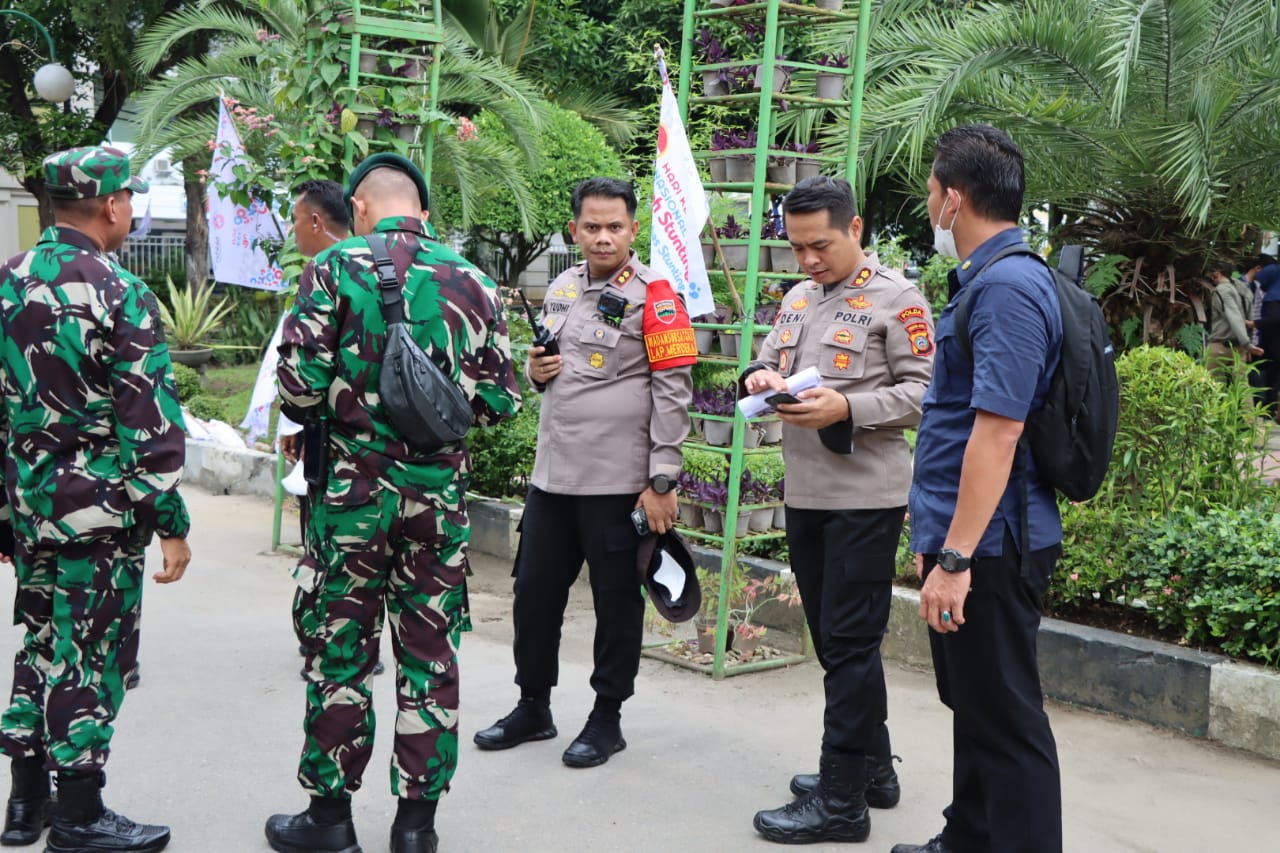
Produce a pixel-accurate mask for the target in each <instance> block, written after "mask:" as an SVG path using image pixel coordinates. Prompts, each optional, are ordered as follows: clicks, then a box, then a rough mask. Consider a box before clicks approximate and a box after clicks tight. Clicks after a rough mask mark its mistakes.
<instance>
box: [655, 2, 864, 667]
mask: <svg viewBox="0 0 1280 853" xmlns="http://www.w3.org/2000/svg"><path fill="white" fill-rule="evenodd" d="M853 2H854V0H845V3H846V4H852V3H853ZM870 18H871V2H870V0H858V10H857V12H856V13H855V12H852V11H850V10H848V9H841V10H826V9H820V8H817V7H816V6H814V5H801V4H799V3H795V2H783V1H782V0H761V2H756V3H750V4H745V5H737V6H711V5H710V4H709V2H708V0H685V5H684V27H683V39H682V50H681V52H680V75H679V90H678V95H677V97H678V101H679V105H680V114H681V117H682V119H683V120H684V122H685V125H686V126H691V125H696V122H697V121H698V118H697V116H696V114H695V115H694V116H693V117H692V118H691V117H690V103H691V101H692V102H693V103H694V104H695V105H696V104H703V103H706V104H743V105H744V106H747V107H750V106H754V107H755V110H756V118H757V127H756V147H755V174H754V178H753V180H752V181H751V182H750V183H745V182H729V181H724V182H718V183H717V182H707V183H705V184H704V186H705V187H706V189H708V190H712V191H719V192H749V193H750V195H751V222H750V235H749V237H748V238H747V239H745V240H726V241H724V243H725V245H746V246H747V247H748V248H747V264H746V268H745V269H744V270H734V271H733V272H734V273H736V276H737V278H736V280H737V281H742V282H745V286H744V287H742V306H741V307H742V316H741V317H740V318H739V321H738V322H736V323H728V324H708V323H697V324H695V326H696V328H701V329H714V330H717V331H720V330H733V331H736V332H737V333H738V334H739V336H740V337H739V341H740V344H739V347H738V355H737V357H736V358H733V357H724V356H721V357H719V358H717V357H716V356H699V358H700V359H701V360H715V361H721V362H724V363H732V364H735V365H736V367H737V369H738V372H739V373H741V372H742V371H743V370H744V369H745V368H746V366H747V364H748V363H749V362H750V360H751V356H752V352H753V350H754V346H753V344H754V341H755V338H756V337H757V336H763V335H764V334H767V333H768V331H769V329H768V328H767V327H760V326H757V325H756V323H755V309H756V297H757V296H758V294H759V292H760V288H761V282H762V281H767V280H769V279H770V278H774V279H787V280H799V279H801V278H803V276H802V275H800V274H792V273H773V272H763V271H762V270H761V269H760V263H759V261H760V249H761V247H762V246H768V245H773V246H786V245H788V244H787V243H785V242H784V241H771V242H770V243H766V242H765V241H763V240H762V239H761V237H760V232H761V227H762V225H763V224H764V217H765V215H766V211H770V210H771V206H770V205H769V203H768V202H769V197H770V196H771V195H772V194H774V193H782V192H786V191H787V190H788V189H790V185H787V184H779V183H771V182H769V181H768V180H767V166H768V159H769V157H770V156H771V154H772V156H775V157H777V156H796V157H802V156H812V155H803V154H799V153H780V152H776V151H774V152H771V151H770V143H771V142H772V140H773V135H774V130H775V125H774V112H775V110H776V109H778V106H779V103H780V102H781V101H783V100H785V101H786V102H787V103H788V104H789V105H796V106H798V107H843V106H846V105H847V106H848V107H849V133H848V142H847V145H846V146H845V150H844V152H843V153H842V154H831V153H825V152H824V153H822V154H819V155H818V157H817V159H818V160H820V161H821V162H822V164H823V166H824V167H825V168H824V171H825V172H827V173H832V172H837V173H840V174H843V176H844V177H845V178H846V179H847V180H849V182H850V183H855V180H854V179H855V175H856V169H857V155H858V136H859V126H860V124H861V114H862V92H863V87H864V81H865V75H866V56H867V44H868V40H869V28H868V27H867V26H863V25H861V23H862V22H868V21H870ZM717 20H720V21H724V20H732V21H734V22H735V23H752V24H756V25H763V27H764V43H763V45H762V48H761V50H762V53H761V55H760V56H759V57H758V58H757V57H741V58H738V59H735V60H733V61H731V62H723V63H718V64H710V65H708V64H696V63H695V62H694V61H693V37H694V33H696V32H697V28H698V26H700V25H705V24H706V23H709V22H711V21H717ZM847 21H853V22H858V23H859V26H857V29H856V46H855V52H854V58H853V67H852V68H849V69H833V68H828V67H824V66H818V65H814V64H810V63H803V62H797V61H793V60H786V61H785V62H783V63H779V62H778V60H777V59H776V57H777V56H778V54H779V52H780V48H781V47H782V44H783V34H784V33H785V30H786V29H787V28H788V27H792V26H821V25H824V24H831V23H837V22H847ZM752 63H755V64H757V65H758V67H759V70H758V72H757V74H758V79H757V84H758V85H759V91H758V92H752V93H744V94H726V95H713V96H691V95H690V92H689V81H690V78H691V75H692V74H693V73H695V72H698V73H700V72H702V71H716V70H720V69H724V68H732V67H741V66H743V65H750V64H752ZM779 64H785V65H786V66H787V67H788V68H790V69H796V70H813V71H819V70H820V71H824V72H833V71H839V73H843V74H847V75H849V76H850V78H851V81H850V85H849V86H848V92H849V94H848V99H847V100H845V99H841V100H837V101H833V100H828V99H822V98H818V97H815V96H810V95H804V94H798V93H795V92H785V93H776V92H774V91H773V88H774V87H773V84H774V77H775V74H776V73H777V65H779ZM697 156H699V154H698V153H696V152H695V157H697ZM701 156H703V157H706V156H709V152H703V154H702V155H701ZM695 417H699V418H703V419H705V420H721V421H726V420H730V419H729V418H722V417H718V416H714V415H702V414H695ZM732 421H733V438H732V441H731V442H730V445H729V446H728V447H727V448H717V447H709V446H705V445H701V444H693V443H690V444H691V445H692V446H697V447H703V448H705V449H708V450H713V451H722V452H725V453H727V455H728V457H729V497H728V504H727V506H726V507H725V521H724V526H723V532H722V534H721V535H715V534H710V533H706V532H703V531H694V530H689V529H687V528H682V532H684V533H685V534H686V535H687V536H689V537H691V538H693V539H695V540H704V541H712V542H718V543H720V545H721V554H722V556H721V564H720V572H721V575H720V577H721V581H720V583H719V584H718V588H719V601H718V603H717V608H716V647H715V654H714V656H713V662H712V664H711V665H710V666H706V665H702V664H697V663H692V662H689V661H686V660H682V659H676V658H673V657H670V656H665V655H661V654H658V655H656V656H658V657H661V658H662V659H663V660H668V661H670V662H673V663H677V664H679V665H682V666H687V667H689V668H691V669H696V670H699V671H703V672H709V673H710V674H711V675H712V676H713V677H714V678H716V679H721V678H724V677H726V676H728V675H736V674H739V673H745V672H752V671H758V670H762V669H772V668H776V667H779V666H787V665H790V664H792V663H797V662H799V661H802V660H805V659H806V658H808V656H809V655H810V654H811V652H812V644H811V640H810V638H809V634H808V631H807V630H806V631H805V636H804V647H803V649H802V651H801V653H799V654H792V655H785V656H782V657H778V658H771V659H766V660H760V661H750V662H744V663H740V664H737V665H735V666H732V667H730V666H729V665H728V664H729V661H728V659H727V654H726V645H727V635H728V618H729V594H730V590H731V589H732V587H733V585H734V584H733V583H732V581H733V579H734V578H735V577H736V573H737V572H738V571H740V567H739V564H738V546H739V544H740V543H741V542H744V541H751V540H758V539H767V538H777V537H780V536H782V535H784V534H783V533H782V532H781V531H771V532H769V533H762V534H757V535H755V536H750V535H749V536H748V537H737V536H736V535H735V533H736V528H737V520H738V515H739V513H740V512H742V511H743V509H744V507H743V506H742V505H741V504H740V502H739V501H740V497H741V495H740V490H741V489H740V486H741V479H742V472H743V467H744V466H743V460H744V457H745V455H746V454H749V453H752V452H754V451H753V450H752V449H749V448H745V447H744V442H743V438H744V434H745V431H746V429H747V422H746V420H744V418H743V417H742V414H741V412H735V414H734V416H733V418H732Z"/></svg>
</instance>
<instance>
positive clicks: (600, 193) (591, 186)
mask: <svg viewBox="0 0 1280 853" xmlns="http://www.w3.org/2000/svg"><path fill="white" fill-rule="evenodd" d="M591 197H598V198H620V199H622V200H623V201H624V202H625V203H626V205H627V216H629V217H631V218H632V219H635V218H636V191H635V188H634V187H632V186H631V182H630V181H620V180H618V179H617V178H588V179H587V180H585V181H583V182H582V183H580V184H578V185H577V186H576V187H574V188H573V218H574V219H577V218H578V217H579V216H581V215H582V200H583V199H584V198H591Z"/></svg>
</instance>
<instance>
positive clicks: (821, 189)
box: [782, 175, 858, 228]
mask: <svg viewBox="0 0 1280 853" xmlns="http://www.w3.org/2000/svg"><path fill="white" fill-rule="evenodd" d="M820 210H825V211H826V212H827V219H828V221H829V222H830V223H831V227H832V228H848V227H849V223H850V222H851V221H852V220H853V217H855V216H857V215H858V205H857V203H856V202H854V200H853V187H851V186H850V185H849V182H848V181H846V180H844V179H843V178H829V177H827V176H826V175H816V176H815V177H812V178H805V179H804V180H803V181H801V182H800V183H798V184H796V185H795V187H794V188H793V189H792V190H791V192H789V193H787V195H786V198H784V199H783V200H782V214H783V215H784V216H785V215H787V214H788V213H817V212H818V211H820Z"/></svg>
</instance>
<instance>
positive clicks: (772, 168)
mask: <svg viewBox="0 0 1280 853" xmlns="http://www.w3.org/2000/svg"><path fill="white" fill-rule="evenodd" d="M771 150H775V151H785V150H786V149H784V148H775V149H771ZM765 176H766V177H767V178H768V179H769V183H771V184H788V185H790V184H794V183H795V182H796V158H794V157H787V156H778V155H774V154H771V155H769V166H768V168H766V169H765Z"/></svg>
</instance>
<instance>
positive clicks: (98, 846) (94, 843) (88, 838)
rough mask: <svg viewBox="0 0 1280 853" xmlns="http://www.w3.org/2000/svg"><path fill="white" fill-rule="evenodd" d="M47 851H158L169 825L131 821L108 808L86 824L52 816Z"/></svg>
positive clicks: (65, 852) (52, 852)
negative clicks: (151, 824)
mask: <svg viewBox="0 0 1280 853" xmlns="http://www.w3.org/2000/svg"><path fill="white" fill-rule="evenodd" d="M45 843H46V844H47V845H48V846H47V847H45V851H46V853H94V851H98V850H101V851H105V853H159V851H161V850H163V849H164V848H165V845H167V844H168V843H169V827H167V826H148V825H147V824H143V823H134V822H133V821H131V820H129V818H127V817H125V816H124V815H122V814H116V813H115V812H113V811H112V810H111V809H103V810H102V814H100V815H98V817H97V818H96V819H95V820H93V821H91V822H89V823H72V822H71V821H69V820H67V819H66V818H61V817H57V816H55V817H54V819H53V825H52V827H51V828H50V829H49V838H48V839H47V840H46V842H45Z"/></svg>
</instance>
